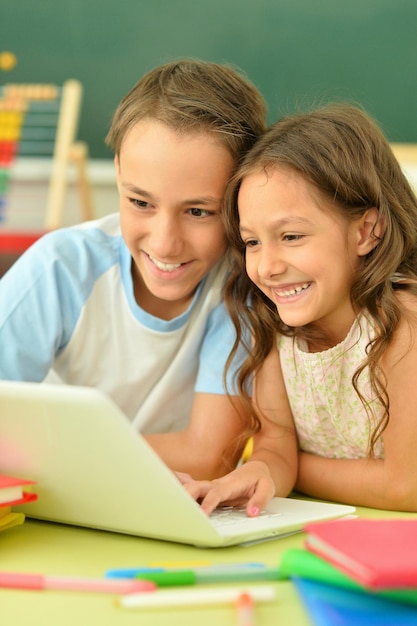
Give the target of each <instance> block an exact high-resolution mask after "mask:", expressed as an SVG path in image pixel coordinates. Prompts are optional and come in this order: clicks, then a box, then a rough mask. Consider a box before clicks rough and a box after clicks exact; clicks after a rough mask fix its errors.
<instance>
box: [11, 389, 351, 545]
mask: <svg viewBox="0 0 417 626" xmlns="http://www.w3.org/2000/svg"><path fill="white" fill-rule="evenodd" d="M0 473H4V474H11V475H14V476H18V477H20V478H27V479H31V480H34V481H36V485H35V489H34V490H35V491H36V493H37V494H38V499H37V500H36V501H35V502H31V503H28V504H26V505H24V506H21V507H20V508H19V507H16V509H17V510H21V511H22V512H24V513H25V514H26V516H27V517H30V518H35V519H41V520H47V521H50V522H59V523H65V524H72V525H76V526H83V527H88V528H95V529H101V530H106V531H113V532H118V533H125V534H128V535H137V536H140V537H149V538H153V539H160V540H165V541H173V542H179V543H185V544H192V545H196V546H199V547H220V546H230V545H237V544H242V543H247V542H252V541H257V540H261V539H268V538H274V537H280V536H283V535H286V534H288V533H292V532H296V531H300V530H302V529H303V527H304V525H305V524H307V523H309V522H314V521H319V520H326V519H332V518H337V517H340V516H345V515H349V514H351V513H353V512H354V511H355V509H354V507H351V506H345V505H338V504H331V503H323V502H316V501H311V500H297V499H293V498H274V499H273V500H272V501H271V502H270V504H269V505H268V506H267V508H266V509H265V511H263V512H262V514H261V515H260V517H258V518H248V517H246V515H245V513H244V511H240V512H239V511H238V512H236V511H234V510H233V511H229V510H220V513H219V512H218V511H216V514H214V515H212V516H207V515H206V514H205V513H203V512H202V511H201V509H200V506H199V505H198V503H197V502H195V501H194V499H193V498H192V497H191V496H190V495H189V494H188V492H187V491H186V490H185V489H184V487H183V486H182V485H181V483H180V482H179V480H178V479H177V478H176V476H175V474H174V473H172V472H171V471H170V470H169V469H168V467H167V466H166V465H165V464H164V463H163V462H162V461H161V459H160V458H159V457H158V456H157V454H156V453H155V452H154V451H153V449H152V448H151V447H150V446H149V445H148V443H147V442H146V441H145V439H144V438H143V437H141V436H140V435H139V434H138V433H137V432H136V431H134V430H133V427H132V426H131V424H130V422H129V421H128V419H127V417H126V416H125V415H124V414H123V412H122V411H121V410H120V409H119V408H118V407H117V406H116V404H114V402H113V401H112V400H111V399H109V398H108V397H107V396H106V395H105V394H103V393H102V392H100V391H98V390H97V389H92V388H88V387H76V386H70V385H55V384H46V383H42V384H38V383H25V382H9V381H0ZM216 516H217V520H216ZM230 516H231V517H232V518H237V519H229V517H230Z"/></svg>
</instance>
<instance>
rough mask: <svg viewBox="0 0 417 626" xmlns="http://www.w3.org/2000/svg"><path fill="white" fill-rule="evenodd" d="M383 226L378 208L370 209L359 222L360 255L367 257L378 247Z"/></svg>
mask: <svg viewBox="0 0 417 626" xmlns="http://www.w3.org/2000/svg"><path fill="white" fill-rule="evenodd" d="M382 234H383V225H382V223H381V220H380V219H379V211H378V209H377V208H376V207H372V208H370V209H368V210H367V211H366V212H365V213H364V214H363V215H362V216H361V218H360V219H359V221H358V255H359V256H365V255H366V254H368V253H369V252H371V251H372V250H373V249H374V248H376V246H377V245H378V243H379V241H380V239H381V237H382Z"/></svg>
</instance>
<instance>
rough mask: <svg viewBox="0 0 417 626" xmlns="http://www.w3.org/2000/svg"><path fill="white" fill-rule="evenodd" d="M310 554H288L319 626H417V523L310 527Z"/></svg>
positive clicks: (288, 569) (346, 522)
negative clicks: (364, 625) (352, 625)
mask: <svg viewBox="0 0 417 626" xmlns="http://www.w3.org/2000/svg"><path fill="white" fill-rule="evenodd" d="M305 531H306V532H307V538H306V542H305V549H304V550H303V549H296V550H295V549H293V550H289V551H287V553H285V554H284V556H283V559H282V563H281V566H280V574H281V576H282V577H283V578H285V577H290V578H291V579H292V580H293V582H294V584H295V586H296V589H297V591H298V593H299V595H300V597H301V599H302V601H303V603H304V605H305V608H306V610H307V612H308V614H309V616H310V618H311V619H312V621H313V623H314V624H315V625H317V626H328V625H331V626H334V625H335V624H337V625H338V626H345V625H348V624H349V625H351V624H354V625H355V626H361V624H366V626H369V625H370V624H378V626H388V625H389V626H402V625H403V624H413V625H416V624H417V518H416V519H413V518H409V519H342V520H335V521H328V522H317V523H314V524H309V525H307V526H306V528H305Z"/></svg>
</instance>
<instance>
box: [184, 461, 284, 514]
mask: <svg viewBox="0 0 417 626" xmlns="http://www.w3.org/2000/svg"><path fill="white" fill-rule="evenodd" d="M181 482H182V483H183V485H184V487H185V489H186V490H187V491H188V493H189V494H190V495H191V496H192V497H193V498H194V499H195V500H197V501H199V502H200V504H201V508H202V510H203V511H204V512H205V513H207V515H209V514H210V513H211V512H212V511H213V510H214V509H215V508H216V507H217V506H219V505H228V506H242V505H246V512H247V514H248V516H249V517H256V516H257V515H259V513H260V512H261V511H262V509H264V508H265V506H266V505H267V504H268V502H269V500H270V499H271V498H272V497H273V496H274V495H275V485H274V481H273V480H272V477H271V474H270V472H269V469H268V467H267V465H266V463H263V462H262V461H249V462H248V463H245V464H244V465H242V466H241V467H238V468H237V469H235V470H233V472H230V474H226V476H223V477H222V478H216V479H215V480H211V481H210V480H192V479H191V480H186V481H181Z"/></svg>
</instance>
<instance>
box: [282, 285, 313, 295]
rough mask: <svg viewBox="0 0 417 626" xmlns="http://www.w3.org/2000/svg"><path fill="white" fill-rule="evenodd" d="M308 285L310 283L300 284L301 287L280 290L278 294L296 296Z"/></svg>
mask: <svg viewBox="0 0 417 626" xmlns="http://www.w3.org/2000/svg"><path fill="white" fill-rule="evenodd" d="M307 287H308V283H304V285H300V286H299V287H294V288H293V289H288V290H287V291H278V295H279V296H282V297H285V296H295V295H297V294H299V293H301V292H302V291H304V290H305V289H307Z"/></svg>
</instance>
